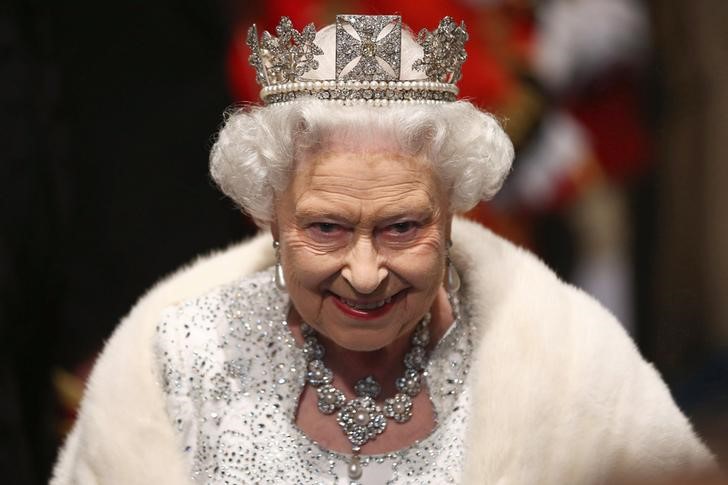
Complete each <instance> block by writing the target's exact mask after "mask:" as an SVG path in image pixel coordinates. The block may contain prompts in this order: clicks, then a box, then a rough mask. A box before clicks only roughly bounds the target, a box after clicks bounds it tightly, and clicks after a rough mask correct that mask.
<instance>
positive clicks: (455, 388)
mask: <svg viewBox="0 0 728 485" xmlns="http://www.w3.org/2000/svg"><path fill="white" fill-rule="evenodd" d="M288 307H289V303H288V297H287V295H285V294H282V293H280V292H279V291H278V290H277V289H276V288H275V285H274V284H273V272H272V270H268V271H264V272H261V273H257V274H255V275H252V276H250V277H247V278H245V279H241V280H239V281H237V282H235V283H232V284H229V285H226V286H223V287H220V288H218V289H216V290H214V291H212V292H210V293H209V294H207V295H204V296H201V297H199V298H196V299H193V300H190V301H187V302H185V303H182V304H180V305H178V306H175V307H172V308H170V309H168V310H167V311H165V313H164V316H163V318H162V321H161V322H160V324H159V326H158V329H157V340H156V351H157V355H158V359H159V361H160V375H161V378H162V385H163V389H164V392H165V393H166V398H167V399H166V402H167V411H168V414H169V418H170V420H172V421H173V423H174V425H175V427H176V429H177V431H178V433H179V437H180V447H181V448H182V451H183V452H184V453H185V456H186V457H187V460H188V463H189V466H190V474H191V476H192V479H193V480H194V482H195V483H200V484H203V483H204V484H243V483H276V484H283V483H284V484H289V483H290V484H299V483H300V484H318V483H321V484H343V483H345V484H349V483H360V484H366V485H369V484H375V483H376V484H384V483H386V484H409V483H411V484H442V483H459V479H460V470H461V469H462V465H463V457H464V450H463V441H464V434H465V429H466V426H467V418H468V409H469V401H470V393H469V391H468V386H467V371H468V367H469V364H470V360H471V354H472V347H473V344H472V337H473V329H472V328H471V327H470V325H469V324H468V323H467V322H469V321H470V318H468V308H467V306H466V305H462V308H461V321H460V322H459V323H458V324H456V325H454V326H452V327H451V329H450V330H449V331H448V333H447V334H446V335H445V336H444V337H443V338H442V339H441V340H440V342H439V343H438V344H437V345H436V347H435V349H434V350H433V351H432V352H431V355H430V362H429V364H428V366H427V369H426V371H425V380H426V382H427V386H428V388H429V391H430V399H431V400H432V404H433V407H434V410H435V413H436V417H437V424H436V427H435V429H434V430H433V432H432V433H431V434H430V435H429V436H428V437H426V438H425V439H423V440H421V441H419V442H416V443H415V444H413V445H411V446H409V447H407V448H404V449H401V450H398V451H395V452H391V453H387V454H382V455H362V465H363V471H364V473H363V476H362V478H361V479H360V480H359V481H358V482H352V481H350V480H349V478H348V476H347V473H346V460H345V458H346V457H345V455H342V454H340V453H337V452H332V451H328V450H325V449H323V448H322V447H320V446H319V445H318V444H317V443H316V442H314V441H312V440H311V439H309V438H308V437H307V436H306V435H305V434H303V432H302V431H301V430H300V429H299V428H298V427H297V426H296V424H295V413H296V408H297V404H298V400H299V397H300V395H301V393H302V391H303V388H304V372H305V358H304V355H303V352H302V351H301V349H300V348H299V347H297V346H296V343H295V342H294V339H293V336H292V335H291V333H290V330H289V328H288V326H287V323H286V315H287V313H288ZM325 419H335V417H334V416H329V417H326V418H325ZM390 426H396V423H391V424H390Z"/></svg>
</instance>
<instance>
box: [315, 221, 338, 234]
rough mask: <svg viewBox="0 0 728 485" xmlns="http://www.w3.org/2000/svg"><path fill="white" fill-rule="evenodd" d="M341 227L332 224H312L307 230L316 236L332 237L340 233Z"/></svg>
mask: <svg viewBox="0 0 728 485" xmlns="http://www.w3.org/2000/svg"><path fill="white" fill-rule="evenodd" d="M342 229H343V228H342V227H341V226H340V225H339V224H336V223H334V222H314V223H313V224H311V225H310V226H309V230H310V231H311V232H313V234H314V235H318V236H334V235H337V234H339V233H340V232H341V231H342Z"/></svg>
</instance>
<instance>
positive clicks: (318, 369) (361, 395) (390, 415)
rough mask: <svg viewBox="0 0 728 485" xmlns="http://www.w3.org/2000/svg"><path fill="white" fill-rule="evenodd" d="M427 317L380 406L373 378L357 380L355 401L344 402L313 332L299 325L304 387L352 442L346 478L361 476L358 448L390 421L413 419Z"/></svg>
mask: <svg viewBox="0 0 728 485" xmlns="http://www.w3.org/2000/svg"><path fill="white" fill-rule="evenodd" d="M429 323H430V314H429V313H427V314H426V315H425V316H424V318H423V319H422V321H421V322H420V323H419V324H418V325H417V328H416V329H415V331H414V333H413V334H412V340H411V343H412V348H411V349H410V351H409V352H407V354H405V356H404V366H405V369H406V370H405V373H404V375H403V376H402V377H399V378H398V379H397V380H396V381H395V387H396V388H397V391H398V392H397V394H395V395H394V397H391V398H388V399H385V400H384V404H383V406H380V405H378V404H377V402H376V399H377V397H378V396H379V394H381V392H382V386H381V385H380V384H379V383H378V382H377V381H376V379H375V378H374V376H371V375H370V376H367V377H364V378H363V379H360V380H359V381H358V382H357V383H356V385H355V386H354V392H356V395H357V396H358V397H356V398H354V399H351V400H347V399H346V396H345V395H344V393H343V392H342V391H341V390H340V389H337V388H336V387H335V386H334V385H333V384H332V381H333V379H334V374H333V372H332V371H331V369H329V368H328V367H326V365H325V364H324V362H323V357H324V347H323V345H321V343H320V342H319V340H318V338H317V336H316V332H315V331H314V330H313V329H312V328H311V327H310V326H309V325H308V324H306V323H303V324H302V325H301V333H302V334H303V337H304V344H303V353H304V355H305V356H306V361H307V367H306V368H307V370H306V383H307V384H308V385H310V386H311V387H313V388H315V389H316V392H317V394H318V404H317V407H318V410H319V411H320V412H321V413H323V414H327V415H330V414H333V413H334V412H335V411H337V410H338V413H337V414H336V422H337V423H338V424H339V426H341V429H342V431H343V432H344V434H345V435H346V437H347V438H348V439H349V441H350V442H351V451H352V457H351V460H350V462H349V464H348V467H347V472H348V475H349V478H351V479H352V480H358V479H359V478H361V476H362V466H361V460H360V458H359V451H360V450H361V447H362V446H363V445H365V444H366V443H368V442H369V441H372V440H374V439H376V437H377V436H378V435H380V434H382V433H383V432H384V430H385V429H386V428H387V422H388V420H389V419H393V420H394V421H395V422H397V423H406V422H407V421H409V420H410V418H411V417H412V398H413V397H415V396H417V394H419V393H420V390H421V389H422V372H423V371H424V369H425V366H426V365H427V351H426V350H425V347H426V346H427V344H428V343H429V342H430V331H429V328H428V326H429Z"/></svg>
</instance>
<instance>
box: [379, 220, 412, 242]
mask: <svg viewBox="0 0 728 485" xmlns="http://www.w3.org/2000/svg"><path fill="white" fill-rule="evenodd" d="M417 227H418V226H417V223H416V222H414V221H404V222H396V223H394V224H390V225H389V226H387V228H386V230H385V233H386V234H388V235H389V236H390V237H396V238H402V237H403V236H412V235H414V233H415V231H416V230H417Z"/></svg>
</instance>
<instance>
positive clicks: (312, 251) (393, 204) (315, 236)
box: [272, 150, 452, 351]
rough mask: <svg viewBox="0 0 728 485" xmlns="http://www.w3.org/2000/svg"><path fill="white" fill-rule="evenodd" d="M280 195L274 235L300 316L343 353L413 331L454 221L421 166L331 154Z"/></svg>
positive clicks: (380, 155)
mask: <svg viewBox="0 0 728 485" xmlns="http://www.w3.org/2000/svg"><path fill="white" fill-rule="evenodd" d="M297 168H298V170H297V172H296V174H295V175H294V177H293V180H292V181H291V183H290V185H289V187H288V188H287V189H286V190H285V191H284V192H282V193H280V194H278V195H277V197H276V207H275V217H276V219H275V222H274V223H273V225H272V230H273V235H274V237H275V238H276V239H278V240H279V242H280V245H281V246H280V251H281V262H282V265H283V270H284V274H285V277H286V282H287V286H288V292H289V295H290V298H291V301H292V303H293V305H294V307H295V309H296V311H297V312H298V313H299V315H300V317H301V319H302V320H303V321H305V322H306V323H308V324H309V325H311V326H312V327H313V328H315V329H316V330H317V331H318V332H320V333H321V334H322V335H324V336H325V337H328V338H329V339H330V340H332V341H333V342H335V343H336V344H338V345H339V346H341V347H344V348H346V349H349V350H358V351H366V350H377V349H380V348H384V347H386V346H388V345H389V344H391V343H393V342H394V341H395V340H397V339H398V338H399V337H401V336H404V335H407V334H409V332H410V331H411V330H412V329H413V328H414V326H415V325H416V324H417V322H419V321H420V319H421V318H422V317H423V315H424V314H425V313H426V312H427V311H428V310H429V309H430V307H431V306H432V302H433V300H434V298H435V295H436V294H437V291H438V289H439V288H440V286H441V285H442V281H443V275H444V271H445V255H446V250H447V241H448V239H449V236H450V223H451V220H452V218H451V216H450V214H449V210H448V207H449V204H448V197H447V193H446V191H445V190H444V189H443V188H442V187H441V186H440V184H439V182H438V180H437V178H436V176H435V174H434V173H433V172H432V170H431V169H430V168H429V167H427V166H426V165H425V164H424V162H423V161H421V160H419V159H417V158H414V157H411V156H406V155H401V154H399V153H396V152H394V153H393V152H388V151H385V152H376V153H353V152H349V151H345V150H342V151H328V152H325V153H319V154H317V155H314V156H311V157H309V158H307V159H306V160H303V161H301V162H300V163H299V165H298V167H297Z"/></svg>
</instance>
